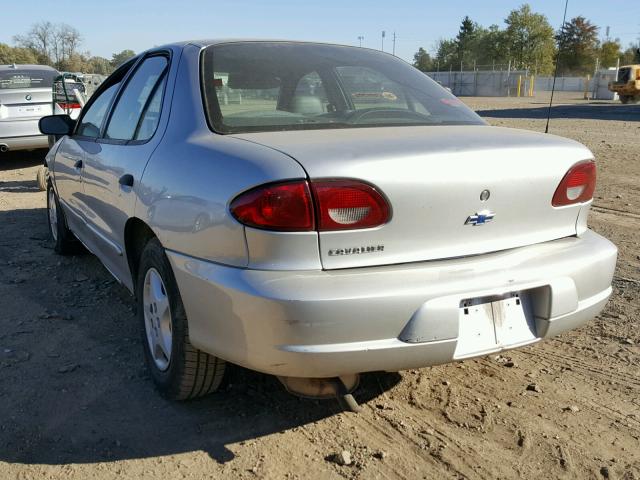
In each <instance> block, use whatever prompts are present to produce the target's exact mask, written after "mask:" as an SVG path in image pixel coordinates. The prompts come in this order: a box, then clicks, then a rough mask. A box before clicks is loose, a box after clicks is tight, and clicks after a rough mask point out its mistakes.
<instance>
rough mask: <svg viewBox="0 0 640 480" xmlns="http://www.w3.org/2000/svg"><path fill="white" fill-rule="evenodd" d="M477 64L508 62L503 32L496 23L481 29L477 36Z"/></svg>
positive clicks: (486, 64)
mask: <svg viewBox="0 0 640 480" xmlns="http://www.w3.org/2000/svg"><path fill="white" fill-rule="evenodd" d="M476 60H477V62H478V65H483V66H489V65H492V66H493V65H497V66H502V65H506V64H507V63H508V59H507V45H506V41H505V32H504V30H500V27H499V26H498V25H491V26H490V27H489V29H488V30H484V29H483V30H482V32H481V35H479V36H478V41H477V48H476Z"/></svg>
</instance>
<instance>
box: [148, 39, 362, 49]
mask: <svg viewBox="0 0 640 480" xmlns="http://www.w3.org/2000/svg"><path fill="white" fill-rule="evenodd" d="M238 42H257V43H262V42H277V43H298V44H306V45H335V46H339V47H349V46H352V45H341V44H338V43H331V42H312V41H305V40H291V39H285V38H209V39H197V40H185V41H182V42H174V43H169V44H166V45H163V46H161V47H155V48H152V49H149V50H156V49H158V48H163V47H164V48H166V47H185V46H187V45H194V46H196V47H200V48H204V47H209V46H211V45H220V44H224V43H238Z"/></svg>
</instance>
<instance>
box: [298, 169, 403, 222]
mask: <svg viewBox="0 0 640 480" xmlns="http://www.w3.org/2000/svg"><path fill="white" fill-rule="evenodd" d="M311 188H312V189H313V193H314V195H315V200H316V202H317V203H316V207H317V210H316V211H317V213H318V230H319V231H321V232H326V231H331V230H353V229H359V228H373V227H378V226H380V225H383V224H385V223H387V222H388V221H389V216H390V213H391V212H390V208H389V204H388V203H387V201H386V200H385V198H384V197H383V196H382V195H381V194H380V192H378V191H377V190H376V189H375V188H374V187H372V186H371V185H368V184H366V183H362V182H358V181H355V180H319V181H314V182H312V183H311Z"/></svg>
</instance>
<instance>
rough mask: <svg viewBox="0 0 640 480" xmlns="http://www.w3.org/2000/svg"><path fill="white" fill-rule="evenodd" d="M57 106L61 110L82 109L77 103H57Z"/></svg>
mask: <svg viewBox="0 0 640 480" xmlns="http://www.w3.org/2000/svg"><path fill="white" fill-rule="evenodd" d="M58 106H59V107H60V108H61V109H62V110H73V109H74V108H82V106H81V105H80V104H79V103H64V102H62V103H60V102H58Z"/></svg>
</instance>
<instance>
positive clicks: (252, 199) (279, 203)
mask: <svg viewBox="0 0 640 480" xmlns="http://www.w3.org/2000/svg"><path fill="white" fill-rule="evenodd" d="M231 213H232V214H233V216H234V217H235V218H236V219H237V220H238V221H239V222H241V223H244V224H245V225H248V226H250V227H256V228H264V229H267V230H280V231H296V232H300V231H309V230H313V229H314V228H315V222H314V220H313V203H312V200H311V193H310V192H309V185H308V184H307V182H306V181H304V180H302V181H297V182H288V183H278V184H270V185H262V186H260V187H256V188H254V189H252V190H249V191H247V192H245V193H243V194H241V195H239V196H238V197H236V198H235V200H233V202H231Z"/></svg>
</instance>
